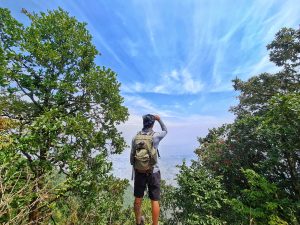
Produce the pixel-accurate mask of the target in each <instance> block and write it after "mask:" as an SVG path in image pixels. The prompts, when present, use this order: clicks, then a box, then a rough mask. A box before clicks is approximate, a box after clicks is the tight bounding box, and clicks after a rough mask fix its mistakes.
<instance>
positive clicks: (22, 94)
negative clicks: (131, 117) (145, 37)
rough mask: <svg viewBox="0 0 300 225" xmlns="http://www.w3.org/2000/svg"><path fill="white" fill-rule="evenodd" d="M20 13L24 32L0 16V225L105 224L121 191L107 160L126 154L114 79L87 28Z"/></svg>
mask: <svg viewBox="0 0 300 225" xmlns="http://www.w3.org/2000/svg"><path fill="white" fill-rule="evenodd" d="M22 11H23V13H24V14H25V15H26V16H27V18H28V20H29V22H30V23H29V25H28V26H24V25H23V24H21V23H20V22H18V21H17V20H16V19H14V18H13V17H12V16H11V15H10V12H9V10H7V9H3V8H1V9H0V115H1V118H0V126H1V128H0V139H1V145H0V165H1V168H0V169H1V170H0V172H1V174H0V175H1V188H2V190H0V191H1V206H0V207H1V208H0V218H1V219H0V220H1V221H0V223H15V224H17V223H23V224H27V223H34V224H37V223H47V221H48V222H49V221H52V222H53V223H55V222H56V223H60V224H68V223H77V224H107V223H109V224H112V223H113V222H112V220H113V218H116V219H117V218H118V215H117V214H120V209H121V208H122V202H123V199H122V197H123V196H122V194H123V192H124V189H125V187H126V186H127V185H128V184H127V181H122V180H118V179H116V178H114V177H112V176H111V175H109V171H110V169H111V163H109V162H108V160H107V156H108V155H109V154H112V153H120V152H121V151H122V150H123V149H124V147H125V141H124V140H123V138H122V136H121V134H120V133H119V132H118V131H117V129H116V125H117V124H119V123H120V122H123V121H125V120H126V119H127V116H128V113H127V109H126V108H125V107H124V106H122V104H123V98H122V97H121V96H120V95H119V87H120V84H119V83H118V81H117V80H116V74H115V73H114V72H113V71H112V70H110V69H107V68H104V67H99V66H97V65H96V64H95V63H94V59H95V57H96V55H97V54H98V51H97V50H96V48H95V46H94V45H93V44H92V37H91V35H90V34H89V32H88V30H87V29H86V24H85V23H81V22H78V21H77V20H76V19H75V18H74V17H71V16H69V15H68V13H67V12H65V11H63V10H62V9H58V10H53V11H48V12H47V13H40V14H36V13H29V12H27V11H26V10H25V9H23V10H22ZM99 221H100V222H99Z"/></svg>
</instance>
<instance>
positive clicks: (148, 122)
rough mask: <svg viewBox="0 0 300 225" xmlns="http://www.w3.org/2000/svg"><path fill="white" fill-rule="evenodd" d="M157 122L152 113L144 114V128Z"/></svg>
mask: <svg viewBox="0 0 300 225" xmlns="http://www.w3.org/2000/svg"><path fill="white" fill-rule="evenodd" d="M154 122H155V116H153V115H151V114H147V115H144V116H143V126H144V127H143V129H148V128H151V127H153V124H154Z"/></svg>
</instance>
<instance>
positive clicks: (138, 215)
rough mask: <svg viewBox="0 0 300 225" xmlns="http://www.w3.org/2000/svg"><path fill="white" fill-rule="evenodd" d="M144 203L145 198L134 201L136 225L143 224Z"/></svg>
mask: <svg viewBox="0 0 300 225" xmlns="http://www.w3.org/2000/svg"><path fill="white" fill-rule="evenodd" d="M142 202H143V198H135V199H134V214H135V222H136V224H140V223H141V217H142Z"/></svg>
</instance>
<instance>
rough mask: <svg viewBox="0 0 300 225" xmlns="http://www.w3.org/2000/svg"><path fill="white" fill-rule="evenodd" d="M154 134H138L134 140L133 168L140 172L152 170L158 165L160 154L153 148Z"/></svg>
mask: <svg viewBox="0 0 300 225" xmlns="http://www.w3.org/2000/svg"><path fill="white" fill-rule="evenodd" d="M153 134H154V132H151V133H147V134H142V132H139V133H137V135H136V136H135V138H134V142H133V144H134V147H135V148H134V152H133V156H134V164H133V167H134V168H135V169H138V170H150V169H152V168H153V166H154V165H155V164H156V163H157V156H158V152H157V149H155V148H154V146H153Z"/></svg>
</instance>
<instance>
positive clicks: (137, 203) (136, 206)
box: [134, 198, 143, 210]
mask: <svg viewBox="0 0 300 225" xmlns="http://www.w3.org/2000/svg"><path fill="white" fill-rule="evenodd" d="M142 201H143V199H142V198H135V200H134V210H138V209H140V208H141V205H142Z"/></svg>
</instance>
